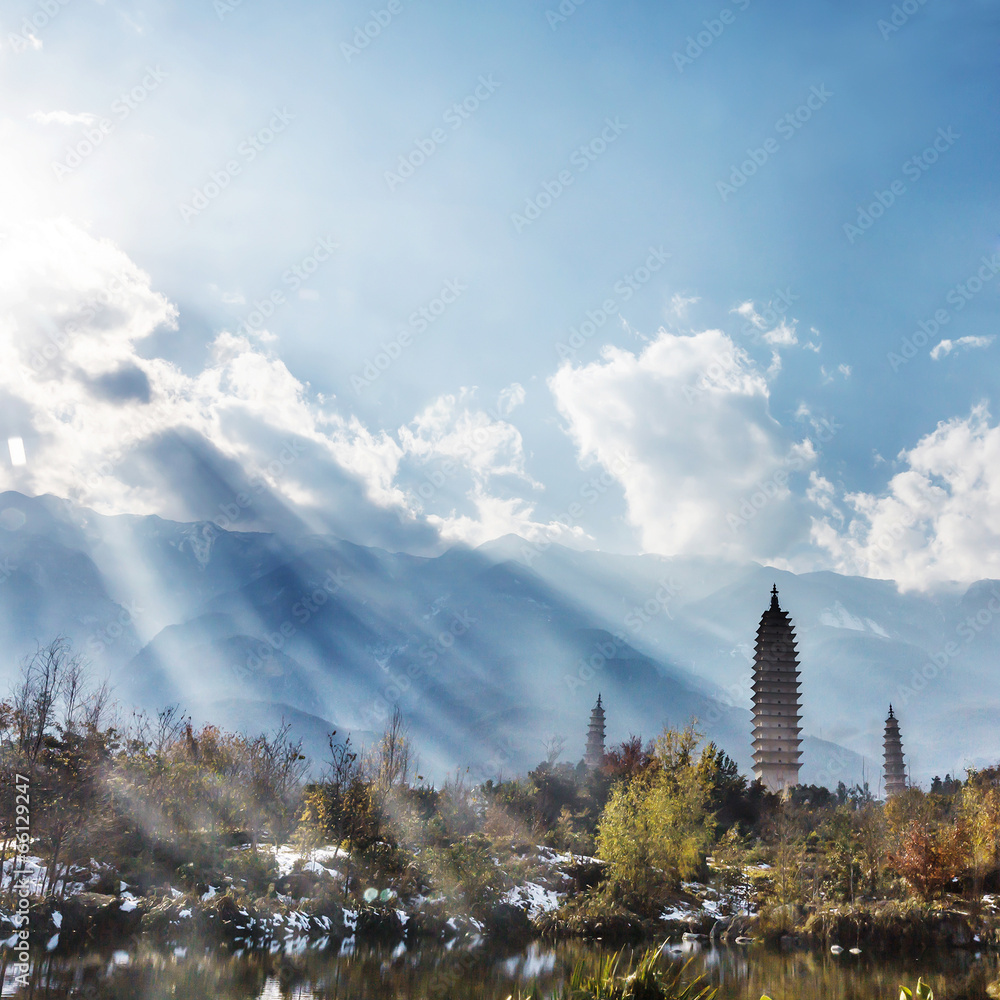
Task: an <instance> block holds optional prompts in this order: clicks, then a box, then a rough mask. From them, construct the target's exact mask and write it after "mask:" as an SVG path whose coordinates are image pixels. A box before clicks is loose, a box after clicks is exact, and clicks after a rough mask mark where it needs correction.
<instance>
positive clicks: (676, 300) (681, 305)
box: [667, 292, 701, 319]
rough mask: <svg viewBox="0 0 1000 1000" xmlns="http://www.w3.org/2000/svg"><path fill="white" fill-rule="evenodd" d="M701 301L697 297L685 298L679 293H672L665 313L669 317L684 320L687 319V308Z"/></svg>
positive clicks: (685, 296)
mask: <svg viewBox="0 0 1000 1000" xmlns="http://www.w3.org/2000/svg"><path fill="white" fill-rule="evenodd" d="M700 301H701V299H700V298H699V297H698V296H697V295H692V296H687V295H681V293H680V292H674V294H673V295H671V296H670V305H669V306H667V312H668V313H669V314H670V315H673V316H676V317H677V319H685V318H686V317H687V313H688V308H689V307H690V306H693V305H696V304H697V303H698V302H700Z"/></svg>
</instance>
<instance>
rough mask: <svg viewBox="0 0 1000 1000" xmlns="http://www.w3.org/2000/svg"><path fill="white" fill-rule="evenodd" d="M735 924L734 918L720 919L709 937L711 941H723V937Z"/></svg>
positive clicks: (713, 926)
mask: <svg viewBox="0 0 1000 1000" xmlns="http://www.w3.org/2000/svg"><path fill="white" fill-rule="evenodd" d="M732 923H733V918H732V917H719V919H718V920H716V921H715V923H714V924H712V929H711V931H709V934H708V937H709V940H711V941H718V940H720V939H721V937H722V935H723V934H724V933H725V932H726V931H727V930H729V928H730V926H731V925H732Z"/></svg>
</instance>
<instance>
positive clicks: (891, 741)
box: [882, 705, 906, 799]
mask: <svg viewBox="0 0 1000 1000" xmlns="http://www.w3.org/2000/svg"><path fill="white" fill-rule="evenodd" d="M882 749H883V750H884V752H885V797H886V798H887V799H888V798H891V797H892V796H893V795H898V794H899V793H900V792H904V791H906V765H905V764H904V763H903V740H902V738H901V737H900V735H899V720H898V719H897V718H896V716H895V715H893V713H892V705H890V706H889V715H888V716H887V717H886V720H885V739H884V741H883V743H882Z"/></svg>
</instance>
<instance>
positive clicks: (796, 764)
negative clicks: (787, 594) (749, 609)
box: [753, 584, 802, 792]
mask: <svg viewBox="0 0 1000 1000" xmlns="http://www.w3.org/2000/svg"><path fill="white" fill-rule="evenodd" d="M799 720H800V715H799V661H798V656H797V654H796V648H795V629H794V627H793V626H792V620H791V618H789V617H788V612H787V611H782V610H781V605H780V604H778V586H777V584H775V585H774V586H772V587H771V606H770V607H769V608H768V609H767V611H765V612H764V614H763V615H762V616H761V619H760V626H759V627H758V629H757V645H756V648H755V650H754V668H753V765H754V766H753V772H754V775H755V776H756V777H757V778H758V779H759V780H760V781H761V782H763V783H764V785H765V786H766V787H767V788H768V789H769V790H770V791H772V792H780V791H782V790H783V789H785V788H790V787H792V786H794V785H797V784H798V783H799V768H800V767H801V766H802V760H801V757H802V754H801V751H800V749H799V747H800V746H801V744H802V740H801V739H800V734H801V733H802V730H801V728H800V727H799Z"/></svg>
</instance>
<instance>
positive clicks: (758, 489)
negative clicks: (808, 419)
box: [549, 330, 815, 558]
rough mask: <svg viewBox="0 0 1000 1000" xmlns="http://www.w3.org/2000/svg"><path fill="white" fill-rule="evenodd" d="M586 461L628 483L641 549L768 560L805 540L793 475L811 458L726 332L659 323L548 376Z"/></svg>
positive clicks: (624, 485)
mask: <svg viewBox="0 0 1000 1000" xmlns="http://www.w3.org/2000/svg"><path fill="white" fill-rule="evenodd" d="M549 386H550V388H551V390H552V393H553V395H554V396H555V400H556V404H557V406H558V408H559V410H560V412H561V413H562V415H563V416H564V418H565V419H566V421H567V424H568V430H569V433H570V435H571V436H572V438H573V439H574V441H575V442H576V445H577V448H578V451H579V455H580V459H581V461H582V462H584V463H587V462H593V461H596V462H599V463H600V464H601V465H603V466H604V467H605V469H607V470H609V471H610V472H612V473H613V474H614V475H615V476H616V477H617V479H618V480H619V482H620V483H621V485H622V488H623V489H624V492H625V499H626V503H627V505H628V516H629V520H630V522H631V523H632V524H633V525H634V526H635V527H636V528H637V529H638V531H639V533H640V536H641V539H642V545H643V548H644V549H645V550H647V551H652V552H660V553H664V554H678V553H690V554H698V555H723V556H730V557H734V558H742V557H747V556H750V557H772V556H773V555H775V554H777V553H780V552H782V551H784V550H785V549H787V548H788V546H789V545H791V544H793V543H794V542H795V541H796V540H801V539H802V538H804V537H805V534H806V533H807V531H808V522H807V519H806V515H805V512H804V510H803V509H802V507H801V501H800V500H799V499H798V498H796V497H795V496H794V495H793V493H792V492H791V490H790V488H789V481H790V480H794V478H795V476H796V475H797V474H798V473H799V472H802V471H805V470H807V469H808V468H809V467H810V466H811V465H812V463H813V462H814V459H815V452H814V449H813V447H812V445H811V443H810V442H809V441H808V440H805V441H798V442H796V441H794V440H792V439H791V438H790V436H789V435H788V434H787V433H786V432H785V431H784V430H783V429H782V428H781V426H780V425H779V424H778V423H777V421H775V420H774V419H773V418H772V417H771V415H770V413H769V411H768V400H769V390H768V382H767V378H766V376H765V374H764V373H762V372H761V371H760V370H759V368H758V367H757V366H756V365H755V364H754V362H753V361H752V360H751V359H750V358H749V357H748V355H747V354H746V353H745V352H744V351H742V350H741V349H740V348H738V347H737V346H736V345H735V344H734V343H733V342H732V340H730V338H729V337H728V336H726V334H724V333H722V332H721V331H718V330H707V331H705V332H703V333H698V334H696V335H694V336H689V337H682V336H674V335H671V334H669V333H667V332H665V331H662V330H661V331H660V333H659V336H658V337H657V338H656V340H655V341H653V342H652V343H651V344H650V345H649V346H648V347H646V348H645V349H644V350H643V351H642V353H641V354H633V353H630V352H628V351H624V350H620V349H617V348H610V347H609V348H605V350H604V352H603V355H602V358H601V360H600V361H597V362H594V363H592V364H588V365H585V366H583V367H580V368H574V367H572V366H571V365H569V364H565V365H563V366H562V367H561V368H560V369H559V371H558V372H557V373H556V374H555V375H554V376H553V377H552V378H551V379H550V380H549Z"/></svg>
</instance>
